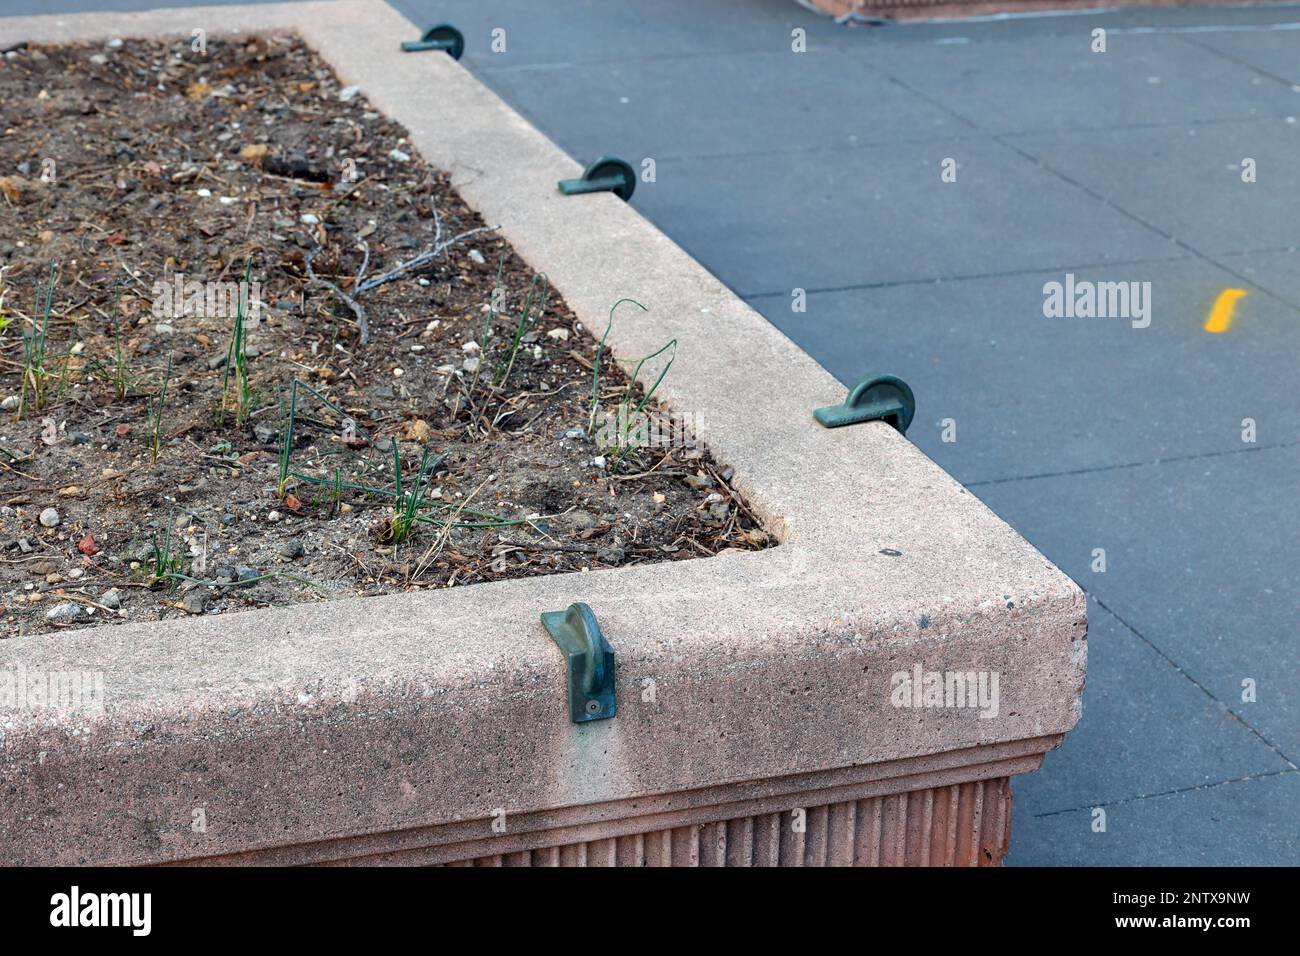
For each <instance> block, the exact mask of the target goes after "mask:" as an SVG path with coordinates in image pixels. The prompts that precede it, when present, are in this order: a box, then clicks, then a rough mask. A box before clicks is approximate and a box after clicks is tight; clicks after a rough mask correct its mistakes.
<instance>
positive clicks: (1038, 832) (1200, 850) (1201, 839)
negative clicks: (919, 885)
mask: <svg viewBox="0 0 1300 956" xmlns="http://www.w3.org/2000/svg"><path fill="white" fill-rule="evenodd" d="M1048 759H1049V760H1050V759H1051V757H1050V755H1049V757H1048ZM1025 779H1026V778H1024V777H1020V778H1017V779H1016V782H1015V783H1013V785H1012V792H1013V793H1016V794H1018V792H1019V787H1020V785H1021V784H1022V783H1023V781H1024V780H1025ZM1015 799H1016V798H1015V797H1013V804H1012V823H1011V852H1010V853H1009V854H1007V858H1006V863H1007V865H1008V866H1296V865H1297V864H1300V842H1298V838H1297V834H1300V829H1298V828H1297V827H1296V821H1295V807H1296V805H1297V803H1300V773H1295V772H1288V773H1282V774H1273V775H1271V776H1264V777H1258V778H1254V779H1248V780H1242V781H1237V782H1232V783H1222V784H1219V785H1218V786H1211V787H1202V788H1199V789H1195V790H1188V791H1185V792H1181V793H1173V794H1168V795H1165V796H1158V797H1148V798H1146V799H1144V800H1134V801H1132V802H1129V803H1122V804H1117V805H1114V806H1110V807H1104V808H1103V809H1104V810H1105V812H1106V817H1105V823H1106V832H1104V833H1095V832H1093V829H1092V827H1093V822H1094V819H1095V818H1094V815H1093V810H1092V809H1091V808H1083V809H1079V810H1075V811H1072V812H1069V813H1057V814H1052V815H1048V816H1035V815H1034V813H1033V812H1031V811H1028V810H1027V809H1026V808H1025V806H1024V805H1023V804H1021V803H1017V802H1014V801H1015ZM1216 915H1224V916H1226V915H1241V914H1230V913H1228V912H1227V911H1226V910H1225V911H1224V912H1223V913H1216Z"/></svg>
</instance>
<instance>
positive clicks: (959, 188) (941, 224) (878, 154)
mask: <svg viewBox="0 0 1300 956" xmlns="http://www.w3.org/2000/svg"><path fill="white" fill-rule="evenodd" d="M946 158H952V159H955V160H956V162H957V164H958V165H957V182H955V183H943V182H941V181H940V171H941V165H940V164H941V163H942V162H943V160H944V159H946ZM738 169H739V170H740V172H741V174H739V175H738V174H737V172H738ZM632 201H633V203H634V204H636V205H637V206H638V207H639V208H640V209H642V210H643V211H644V212H645V213H646V214H647V215H648V216H649V217H650V218H651V219H652V220H653V221H655V222H656V223H657V224H659V225H660V226H661V227H662V228H663V229H665V231H667V232H668V234H669V235H671V236H672V237H673V238H674V239H676V240H677V241H678V242H679V243H681V244H682V245H683V246H684V247H685V248H686V249H687V250H688V251H690V252H691V254H692V255H694V256H696V257H697V258H699V259H700V261H701V262H703V263H704V265H705V266H707V267H708V268H709V269H711V270H712V271H713V272H714V273H715V274H716V275H717V276H718V277H719V278H721V279H722V280H723V281H724V282H726V283H728V284H729V285H730V286H731V287H732V288H734V289H736V290H737V291H739V292H740V293H741V294H742V295H753V294H758V293H767V292H781V291H784V292H785V293H786V294H787V295H788V294H789V290H791V289H793V288H796V287H797V288H803V289H824V288H838V287H844V286H853V285H859V284H862V283H869V282H896V281H901V280H912V279H938V278H944V277H953V276H963V275H982V274H986V273H990V272H1002V271H1008V270H1025V269H1035V268H1041V269H1048V268H1056V267H1058V266H1062V265H1066V264H1069V263H1076V262H1092V263H1104V262H1116V261H1131V260H1135V259H1154V258H1162V257H1167V256H1170V255H1171V254H1173V255H1176V254H1178V251H1177V250H1174V251H1173V252H1171V249H1172V246H1171V244H1170V243H1169V241H1168V240H1167V239H1165V238H1164V237H1161V236H1160V235H1158V234H1157V233H1156V232H1154V231H1152V230H1150V229H1147V228H1146V227H1144V226H1142V225H1141V224H1139V223H1136V222H1134V221H1133V220H1131V219H1130V218H1129V217H1127V216H1125V215H1123V214H1122V213H1120V212H1117V211H1116V210H1114V209H1112V208H1110V207H1109V206H1107V205H1106V204H1105V203H1104V202H1101V201H1100V200H1098V199H1096V198H1095V197H1093V196H1090V195H1088V194H1087V193H1086V192H1084V191H1083V190H1080V189H1078V188H1076V187H1074V186H1072V185H1070V184H1069V183H1067V182H1064V181H1062V180H1061V179H1060V178H1059V177H1057V176H1054V175H1052V174H1051V173H1048V172H1046V171H1044V170H1043V169H1041V168H1040V167H1039V166H1037V165H1036V164H1034V163H1032V162H1030V161H1028V160H1027V159H1025V158H1024V157H1023V156H1021V155H1019V154H1018V153H1017V152H1016V151H1015V150H1013V149H1010V148H1008V147H1006V146H1003V145H1001V144H999V143H995V142H991V141H988V140H980V139H964V140H961V141H954V142H947V143H901V144H898V145H895V146H890V147H867V148H864V149H860V150H854V151H851V152H844V153H841V152H837V151H823V152H820V153H815V154H806V155H801V156H799V157H797V158H793V157H791V156H787V155H779V156H776V155H774V156H755V157H749V158H748V159H746V160H745V162H744V163H743V166H740V167H738V166H737V165H735V164H733V163H730V162H726V163H724V162H720V161H718V160H712V159H699V160H678V161H671V162H665V163H662V164H660V165H659V167H658V182H656V183H655V184H653V186H647V188H645V189H644V190H641V191H639V192H638V193H637V195H636V196H635V197H634V198H633V200H632Z"/></svg>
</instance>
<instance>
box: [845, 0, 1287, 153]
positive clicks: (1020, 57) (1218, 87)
mask: <svg viewBox="0 0 1300 956" xmlns="http://www.w3.org/2000/svg"><path fill="white" fill-rule="evenodd" d="M1098 23H1099V22H1098V21H1093V20H1091V19H1090V18H1083V17H1080V18H1077V19H1076V20H1075V22H1074V24H1073V29H1072V30H1071V31H1070V32H1069V33H1067V34H1064V35H1060V36H1033V37H1027V36H1024V35H1023V31H1022V30H1021V29H1020V28H1019V24H1016V25H1015V26H1012V27H1011V28H1010V29H1008V30H1006V31H1004V32H1003V33H1001V34H1000V35H998V36H997V37H996V38H995V37H993V36H990V35H988V34H987V33H985V34H983V35H981V36H980V38H979V40H978V42H972V43H964V44H955V43H945V44H939V43H932V44H916V43H911V44H905V45H904V44H899V43H892V42H888V43H887V42H874V43H871V44H869V45H866V44H864V45H862V46H860V47H848V46H845V47H843V49H844V50H845V51H846V52H848V53H849V54H850V55H852V56H855V57H858V58H860V59H863V60H866V61H869V62H870V63H871V64H872V66H873V67H875V68H877V69H879V70H881V71H883V72H885V73H887V74H888V75H890V76H892V77H895V78H897V79H899V80H900V81H902V82H903V83H905V84H906V85H907V86H908V87H909V88H910V89H914V90H917V91H918V92H920V93H922V94H924V95H926V96H928V97H930V98H931V99H932V100H934V101H935V102H937V103H942V104H943V105H945V106H947V107H948V108H949V109H951V110H953V111H954V112H955V113H957V114H958V115H960V116H962V117H964V118H966V119H967V120H970V121H971V122H973V123H975V124H977V125H978V126H979V127H980V128H981V129H983V130H985V131H989V132H997V133H1009V132H1018V131H1029V130H1060V131H1066V132H1069V131H1077V130H1080V129H1104V128H1111V127H1117V126H1151V125H1165V124H1175V123H1205V122H1209V121H1215V120H1226V119H1256V118H1263V117H1276V118H1281V117H1284V116H1287V115H1290V114H1293V113H1295V112H1296V111H1297V110H1300V94H1297V93H1295V92H1293V91H1292V90H1291V89H1290V88H1289V87H1287V86H1283V85H1281V84H1278V83H1276V82H1270V81H1268V80H1266V79H1264V78H1263V77H1261V76H1260V75H1259V74H1258V73H1257V72H1256V71H1254V70H1251V69H1249V68H1247V67H1245V66H1242V65H1241V64H1238V63H1234V62H1232V61H1231V60H1229V59H1227V58H1225V57H1221V56H1215V55H1213V54H1208V53H1206V52H1205V51H1204V50H1201V49H1199V48H1196V47H1193V46H1189V44H1187V43H1186V42H1184V41H1183V40H1182V39H1181V38H1180V37H1178V36H1169V35H1159V34H1124V33H1119V34H1116V35H1114V36H1109V37H1107V43H1106V51H1105V52H1104V53H1094V52H1092V50H1091V46H1090V45H1091V43H1092V35H1091V33H1092V30H1093V28H1094V27H1095V26H1097V25H1098ZM1030 90H1032V91H1033V92H1032V95H1026V93H1027V91H1030ZM1129 165H1132V163H1131V161H1130V163H1129Z"/></svg>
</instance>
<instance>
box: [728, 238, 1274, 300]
mask: <svg viewBox="0 0 1300 956" xmlns="http://www.w3.org/2000/svg"><path fill="white" fill-rule="evenodd" d="M1270 251H1292V250H1290V249H1287V250H1270ZM1235 254H1236V255H1257V254H1258V253H1235ZM1190 258H1192V256H1190V255H1181V256H1170V257H1169V258H1160V259H1121V260H1110V261H1106V262H1089V263H1082V264H1076V265H1060V266H1043V267H1041V268H1033V269H1008V270H1006V271H998V272H975V273H969V274H966V275H955V276H925V277H922V278H919V279H882V280H880V281H878V282H854V283H850V284H849V285H838V286H822V287H820V288H816V289H804V292H805V293H807V294H808V295H822V294H828V293H833V292H857V291H861V290H865V289H892V288H897V287H899V286H909V285H939V284H941V283H944V282H969V281H974V280H978V279H1006V278H1011V277H1013V276H1032V275H1054V274H1056V273H1058V272H1060V271H1062V270H1067V271H1068V270H1071V269H1109V268H1112V267H1119V266H1144V265H1161V264H1165V263H1170V262H1186V261H1187V260H1188V259H1190ZM737 294H738V295H739V296H740V297H741V298H742V299H746V300H749V299H774V298H778V297H782V298H788V297H789V295H790V290H789V289H781V290H779V291H776V292H749V293H746V292H741V293H737Z"/></svg>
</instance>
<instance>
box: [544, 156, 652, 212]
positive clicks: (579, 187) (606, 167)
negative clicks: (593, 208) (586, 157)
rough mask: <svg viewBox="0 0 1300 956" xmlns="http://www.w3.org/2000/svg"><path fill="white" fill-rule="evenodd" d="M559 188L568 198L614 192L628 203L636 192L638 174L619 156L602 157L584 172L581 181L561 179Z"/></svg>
mask: <svg viewBox="0 0 1300 956" xmlns="http://www.w3.org/2000/svg"><path fill="white" fill-rule="evenodd" d="M559 187H560V192H562V193H564V195H566V196H575V195H577V194H579V193H603V192H612V193H614V194H615V195H616V196H618V198H619V199H622V200H623V201H624V202H627V201H628V200H629V199H631V198H632V193H633V192H635V191H636V172H635V170H633V169H632V166H631V164H630V163H627V162H624V161H623V160H621V159H619V158H618V157H617V156H602V157H600V159H598V160H596V161H595V162H593V163H592V164H591V165H590V166H588V167H587V168H586V169H585V170H583V172H582V178H581V179H561V180H560V182H559Z"/></svg>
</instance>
